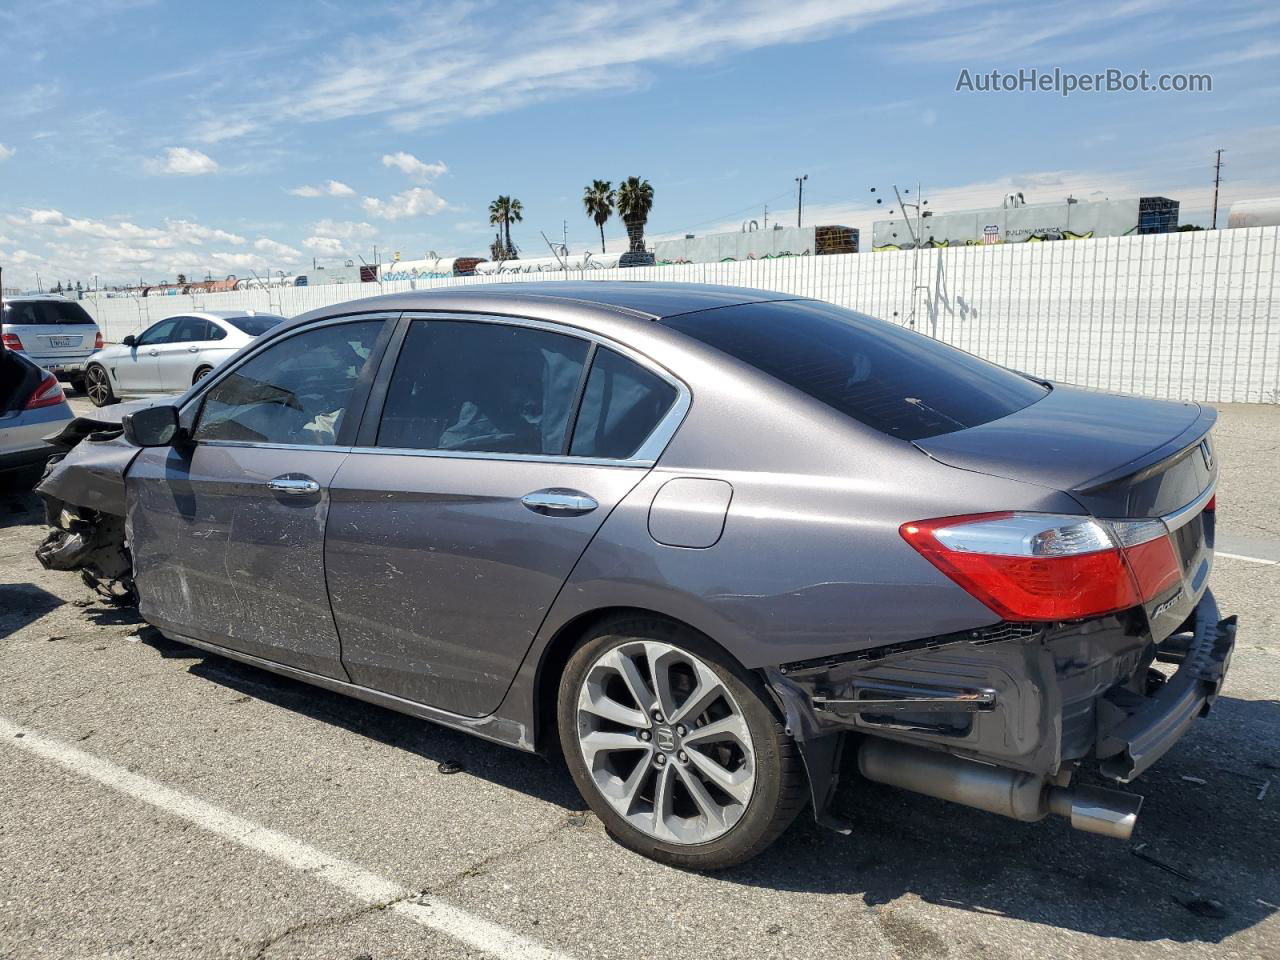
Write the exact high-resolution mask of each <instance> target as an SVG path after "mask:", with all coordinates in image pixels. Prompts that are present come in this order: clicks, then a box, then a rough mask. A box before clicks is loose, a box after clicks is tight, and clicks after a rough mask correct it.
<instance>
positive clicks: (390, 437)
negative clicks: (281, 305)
mask: <svg viewBox="0 0 1280 960" xmlns="http://www.w3.org/2000/svg"><path fill="white" fill-rule="evenodd" d="M587 351H588V344H587V342H586V341H584V340H581V339H579V338H577V337H571V336H568V335H565V334H560V333H553V332H551V331H547V330H539V329H535V328H532V327H520V326H514V325H510V324H502V323H485V322H473V321H464V320H415V321H414V322H413V324H412V325H411V326H410V328H409V332H408V335H407V336H406V337H405V341H404V346H403V347H402V348H401V351H400V356H399V357H398V358H397V360H396V366H395V371H394V373H393V375H392V378H391V383H390V385H389V387H388V390H387V399H386V403H385V404H384V406H383V411H382V420H381V423H380V425H379V427H378V438H377V444H378V446H380V447H398V448H408V449H417V450H441V451H457V452H459V453H462V452H481V453H512V454H555V455H563V454H564V453H565V452H566V449H567V447H568V436H569V424H570V419H571V415H572V412H573V408H574V403H575V401H576V399H577V395H578V389H579V387H580V385H581V382H582V372H583V367H584V365H585V362H586V358H587Z"/></svg>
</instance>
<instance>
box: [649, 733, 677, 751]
mask: <svg viewBox="0 0 1280 960" xmlns="http://www.w3.org/2000/svg"><path fill="white" fill-rule="evenodd" d="M653 738H654V740H656V741H657V743H658V749H659V750H665V751H668V752H669V751H671V750H674V749H675V748H676V735H675V732H674V731H673V730H672V729H671V728H670V727H659V728H658V729H657V730H656V731H654V734H653Z"/></svg>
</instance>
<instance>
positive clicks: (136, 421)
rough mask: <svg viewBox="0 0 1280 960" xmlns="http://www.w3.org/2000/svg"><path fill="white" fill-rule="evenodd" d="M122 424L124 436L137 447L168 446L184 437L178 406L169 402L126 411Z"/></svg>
mask: <svg viewBox="0 0 1280 960" xmlns="http://www.w3.org/2000/svg"><path fill="white" fill-rule="evenodd" d="M121 426H123V427H124V438H125V439H126V440H128V441H129V442H130V443H132V444H133V445H134V446H137V447H168V446H172V445H173V444H175V443H177V442H178V441H179V440H180V439H181V438H182V424H181V423H180V422H179V420H178V408H177V407H173V406H170V405H168V404H162V405H160V406H156V407H143V408H142V409H141V410H135V411H134V412H133V413H126V414H125V415H124V417H123V418H122V420H121Z"/></svg>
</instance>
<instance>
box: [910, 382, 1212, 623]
mask: <svg viewBox="0 0 1280 960" xmlns="http://www.w3.org/2000/svg"><path fill="white" fill-rule="evenodd" d="M1216 420H1217V413H1216V411H1214V410H1213V409H1212V408H1210V407H1202V406H1201V405H1199V404H1197V403H1177V402H1171V401H1166V400H1149V399H1146V398H1143V397H1130V396H1120V395H1116V394H1107V393H1096V392H1094V391H1090V390H1082V389H1080V388H1078V387H1068V386H1054V388H1053V390H1052V392H1050V393H1049V394H1048V395H1047V396H1045V398H1044V399H1043V400H1040V401H1039V402H1037V403H1034V404H1032V405H1031V406H1029V407H1026V408H1024V409H1022V410H1019V411H1017V412H1016V413H1013V414H1010V415H1009V416H1007V417H1002V418H1001V419H999V420H993V421H991V422H990V423H985V424H982V425H981V426H977V427H971V428H969V429H967V430H959V431H956V432H955V433H948V434H943V435H941V436H936V437H927V438H925V439H922V440H917V441H915V445H916V446H917V447H918V448H919V449H920V450H922V451H923V452H924V453H926V454H928V455H929V456H931V457H933V458H934V459H935V460H938V461H940V462H942V463H945V464H948V465H949V466H953V467H958V468H960V469H962V470H971V471H974V472H977V473H986V474H990V475H992V476H999V477H1008V478H1010V479H1014V480H1021V481H1024V482H1027V483H1035V484H1038V485H1040V486H1045V487H1050V488H1052V489H1055V490H1062V491H1064V492H1066V493H1068V494H1070V495H1071V496H1072V497H1073V498H1074V499H1075V500H1076V501H1077V502H1079V503H1080V505H1081V506H1082V507H1083V508H1084V509H1085V510H1086V511H1088V512H1089V513H1091V514H1093V515H1094V516H1097V517H1102V518H1109V519H1143V518H1149V517H1161V518H1164V520H1165V522H1166V525H1167V527H1168V528H1169V537H1170V539H1171V541H1172V543H1173V547H1174V551H1175V553H1176V555H1177V557H1178V562H1179V564H1180V565H1181V567H1182V575H1183V576H1182V583H1181V584H1179V585H1178V586H1177V588H1176V589H1174V588H1171V589H1170V590H1168V591H1166V592H1164V593H1163V594H1161V596H1159V597H1155V598H1152V599H1151V601H1150V602H1149V603H1147V605H1146V608H1147V610H1146V612H1147V616H1148V620H1149V622H1150V624H1151V628H1152V633H1153V635H1154V636H1155V639H1156V640H1157V641H1159V640H1162V639H1163V638H1164V637H1166V636H1168V635H1169V634H1170V633H1172V632H1173V631H1174V630H1176V629H1177V628H1178V627H1179V625H1180V624H1181V623H1182V622H1183V621H1184V620H1185V619H1186V617H1187V616H1188V615H1189V614H1190V612H1191V610H1192V609H1194V607H1195V604H1196V602H1198V600H1199V598H1200V596H1201V594H1202V593H1203V592H1204V587H1205V584H1206V581H1207V579H1208V575H1209V570H1210V567H1211V564H1212V555H1213V534H1214V514H1213V513H1212V512H1205V511H1204V507H1205V504H1206V502H1207V500H1208V497H1209V492H1210V491H1211V490H1212V488H1213V486H1214V484H1215V483H1216V481H1217V476H1218V464H1217V460H1216V457H1215V455H1214V450H1213V445H1212V442H1211V440H1210V438H1209V431H1210V430H1211V429H1212V428H1213V425H1214V422H1215V421H1216ZM999 506H1000V505H999V504H993V505H992V509H993V510H994V509H999Z"/></svg>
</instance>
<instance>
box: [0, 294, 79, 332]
mask: <svg viewBox="0 0 1280 960" xmlns="http://www.w3.org/2000/svg"><path fill="white" fill-rule="evenodd" d="M3 322H4V323H12V324H20V325H24V326H44V327H52V326H61V325H63V324H76V325H78V324H92V323H93V317H91V316H89V314H88V313H87V312H86V311H85V309H84V307H82V306H80V304H78V303H70V302H64V301H60V300H27V301H25V302H24V301H18V302H16V303H12V302H10V303H6V304H5V305H4V321H3Z"/></svg>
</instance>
